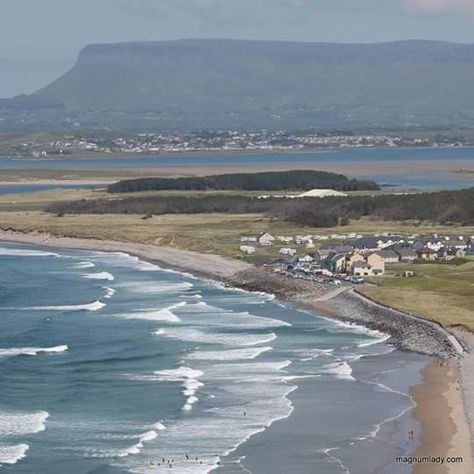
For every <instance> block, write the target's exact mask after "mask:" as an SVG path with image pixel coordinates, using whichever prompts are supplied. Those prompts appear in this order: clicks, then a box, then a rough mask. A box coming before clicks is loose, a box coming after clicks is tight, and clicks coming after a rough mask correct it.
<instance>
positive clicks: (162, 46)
mask: <svg viewBox="0 0 474 474" xmlns="http://www.w3.org/2000/svg"><path fill="white" fill-rule="evenodd" d="M473 82H474V44H471V43H451V42H443V41H430V40H404V41H395V42H385V43H357V44H350V43H311V42H291V41H254V40H233V39H225V40H221V39H212V38H205V39H182V40H172V41H150V42H123V43H108V44H107V43H106V44H91V45H88V46H86V47H85V48H83V49H82V50H81V52H80V53H79V55H78V59H77V61H76V63H75V64H74V66H73V67H72V68H71V69H70V70H69V71H67V72H66V73H65V74H64V75H62V76H61V77H59V78H58V79H56V80H55V81H53V82H52V83H50V84H48V85H46V86H45V87H43V88H41V89H40V90H38V91H37V92H35V93H33V94H31V95H28V96H21V97H19V98H15V99H13V100H12V101H10V102H9V106H10V107H11V108H13V109H15V107H17V108H18V109H20V110H24V109H25V108H28V107H30V109H32V110H36V111H41V110H44V109H48V110H49V111H50V112H49V113H50V114H52V115H54V114H55V113H56V115H58V117H61V116H69V117H70V118H72V119H78V120H80V121H85V122H90V124H91V125H92V126H101V125H103V124H105V123H107V122H111V123H112V124H113V125H114V126H117V127H118V128H120V127H124V128H130V126H133V125H136V126H140V127H143V126H144V125H149V126H152V127H161V128H164V129H176V128H179V129H206V128H255V127H258V128H265V127H268V128H287V129H291V128H306V127H315V128H318V127H319V128H325V127H326V128H327V127H360V126H365V127H367V126H368V127H375V126H378V127H384V126H387V127H391V126H409V125H419V126H432V125H451V124H456V125H472V123H473V122H474V92H473V91H472V90H471V89H472V88H471V87H470V84H472V83H473ZM2 106H3V108H5V107H7V105H6V104H5V101H0V109H2ZM53 109H54V110H56V112H52V110H53Z"/></svg>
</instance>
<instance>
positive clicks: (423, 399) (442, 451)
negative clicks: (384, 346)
mask: <svg viewBox="0 0 474 474" xmlns="http://www.w3.org/2000/svg"><path fill="white" fill-rule="evenodd" d="M422 374H423V378H424V381H423V383H421V384H420V385H417V386H415V387H412V390H411V395H412V397H413V399H414V400H415V403H416V407H415V409H414V418H415V419H416V420H417V421H418V422H419V423H420V425H421V439H420V446H419V447H418V448H417V449H416V451H415V452H414V453H413V454H412V455H413V456H415V457H423V456H435V457H438V456H441V457H442V458H447V457H450V458H456V457H459V456H460V457H462V462H461V461H458V462H447V461H445V462H444V463H442V464H435V463H417V464H415V469H414V472H415V474H463V473H466V472H472V468H473V463H472V450H471V432H470V427H469V422H468V419H469V418H468V417H467V416H466V415H467V413H466V412H465V409H464V408H465V404H464V397H465V392H464V391H463V390H462V387H461V382H460V381H461V373H460V367H459V364H458V363H457V361H444V362H440V361H433V362H431V363H430V364H428V365H427V366H426V367H425V369H424V370H423V371H422ZM447 420H449V421H448V422H447Z"/></svg>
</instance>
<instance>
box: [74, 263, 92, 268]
mask: <svg viewBox="0 0 474 474" xmlns="http://www.w3.org/2000/svg"><path fill="white" fill-rule="evenodd" d="M93 267H95V264H93V263H92V262H78V263H75V264H74V268H80V269H86V268H93Z"/></svg>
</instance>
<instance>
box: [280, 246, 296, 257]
mask: <svg viewBox="0 0 474 474" xmlns="http://www.w3.org/2000/svg"><path fill="white" fill-rule="evenodd" d="M279 253H281V254H282V255H288V256H290V257H293V256H294V255H295V254H296V250H295V249H292V248H291V247H283V248H281V249H280V250H279Z"/></svg>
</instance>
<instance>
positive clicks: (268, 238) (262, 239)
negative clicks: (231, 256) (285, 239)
mask: <svg viewBox="0 0 474 474" xmlns="http://www.w3.org/2000/svg"><path fill="white" fill-rule="evenodd" d="M274 241H275V237H273V235H272V234H269V233H268V232H264V233H263V234H260V235H259V236H258V238H257V242H258V243H259V244H260V245H263V246H267V247H268V246H271V245H273V243H274Z"/></svg>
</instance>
